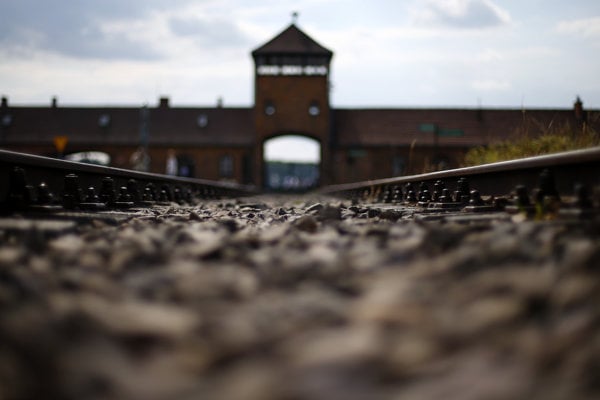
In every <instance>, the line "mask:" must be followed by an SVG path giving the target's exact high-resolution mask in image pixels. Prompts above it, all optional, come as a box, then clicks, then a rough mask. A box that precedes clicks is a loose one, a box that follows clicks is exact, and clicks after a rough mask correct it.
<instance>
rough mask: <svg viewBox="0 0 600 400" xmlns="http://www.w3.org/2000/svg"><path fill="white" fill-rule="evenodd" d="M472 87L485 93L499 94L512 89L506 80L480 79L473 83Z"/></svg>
mask: <svg viewBox="0 0 600 400" xmlns="http://www.w3.org/2000/svg"><path fill="white" fill-rule="evenodd" d="M471 87H472V88H473V89H475V90H480V91H483V92H499V91H506V90H509V89H511V87H512V85H511V84H510V82H509V81H508V80H506V79H478V80H475V81H473V82H471Z"/></svg>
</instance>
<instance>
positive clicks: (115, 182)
mask: <svg viewBox="0 0 600 400" xmlns="http://www.w3.org/2000/svg"><path fill="white" fill-rule="evenodd" d="M0 181H1V182H2V185H0V204H2V206H3V208H4V209H5V210H7V211H10V210H38V211H40V210H45V211H53V210H54V211H57V210H61V209H62V210H78V211H103V210H115V209H120V210H126V209H131V208H134V207H146V206H152V205H156V204H168V203H170V202H175V203H181V204H184V203H186V204H192V203H194V202H195V201H197V200H199V199H204V200H206V199H217V198H222V197H238V196H242V195H245V196H248V195H251V194H255V193H256V189H255V188H253V187H250V186H245V185H239V184H234V183H226V182H213V181H207V180H201V179H189V178H180V177H172V176H166V175H159V174H152V173H145V172H137V171H130V170H123V169H117V168H110V167H103V166H98V165H91V164H82V163H76V162H71V161H65V160H59V159H52V158H47V157H40V156H35V155H29V154H22V153H15V152H10V151H5V150H0Z"/></svg>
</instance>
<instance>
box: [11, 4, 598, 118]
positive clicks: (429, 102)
mask: <svg viewBox="0 0 600 400" xmlns="http://www.w3.org/2000/svg"><path fill="white" fill-rule="evenodd" d="M294 11H296V12H298V13H299V17H298V19H297V25H298V26H299V27H300V28H301V29H302V30H303V31H305V32H306V33H307V34H309V35H310V36H311V37H313V38H314V39H315V40H316V41H317V42H319V43H320V44H322V45H323V46H325V47H327V48H329V49H330V50H332V51H333V52H334V57H333V61H332V69H331V76H330V80H331V83H332V89H331V103H332V105H333V106H334V107H348V108H360V107H368V108H373V107H390V108H394V107H480V106H481V107H511V108H521V107H524V108H547V107H556V108H570V107H572V105H573V102H574V101H575V98H576V96H580V97H581V99H582V100H583V103H584V107H585V108H595V109H600V1H598V0H569V1H564V0H504V1H502V0H405V1H399V0H370V1H364V0H361V1H358V0H346V1H344V0H294V1H291V0H273V1H271V0H267V1H260V0H254V1H246V0H195V1H193V0H102V1H97V0H52V1H48V0H0V93H1V94H2V96H6V97H8V99H9V103H10V104H18V105H45V104H49V103H50V99H51V98H52V97H53V96H56V97H57V98H58V102H59V105H61V104H62V105H96V106H101V105H135V106H137V105H141V104H150V105H155V104H157V102H158V98H159V97H160V96H168V97H169V98H170V101H171V104H172V105H173V106H214V105H215V104H216V103H217V99H218V98H222V99H223V104H224V105H225V106H226V107H227V106H230V107H235V106H241V107H248V106H251V105H252V102H253V89H254V88H253V85H254V81H253V79H254V75H253V63H252V59H251V56H250V52H251V51H252V50H253V49H255V48H257V47H259V46H260V45H262V44H264V43H265V42H267V41H268V40H270V39H271V38H273V37H274V36H275V35H277V34H278V33H279V32H281V31H282V30H283V29H285V28H286V27H287V26H288V25H289V24H290V23H291V22H292V16H291V14H292V12H294Z"/></svg>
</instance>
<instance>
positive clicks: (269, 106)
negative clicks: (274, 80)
mask: <svg viewBox="0 0 600 400" xmlns="http://www.w3.org/2000/svg"><path fill="white" fill-rule="evenodd" d="M265 114H267V115H269V116H271V115H273V114H275V105H274V104H273V103H272V102H270V101H267V102H266V103H265Z"/></svg>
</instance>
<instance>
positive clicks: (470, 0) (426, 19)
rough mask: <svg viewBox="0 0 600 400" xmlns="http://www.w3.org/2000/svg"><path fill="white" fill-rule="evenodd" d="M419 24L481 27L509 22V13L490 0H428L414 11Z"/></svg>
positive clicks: (463, 27) (468, 27) (464, 27)
mask: <svg viewBox="0 0 600 400" xmlns="http://www.w3.org/2000/svg"><path fill="white" fill-rule="evenodd" d="M414 21H415V22H416V23H417V24H419V25H423V24H424V25H435V26H443V27H449V28H461V29H481V28H491V27H497V26H501V25H506V24H508V23H510V21H511V18H510V14H509V13H508V12H507V11H505V10H503V9H502V8H500V7H498V6H497V5H496V4H494V3H493V2H492V1H491V0H428V1H427V2H426V3H425V7H424V8H419V9H418V10H416V11H415V15H414Z"/></svg>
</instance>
